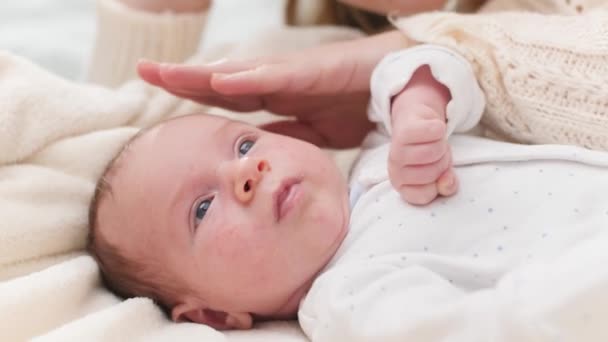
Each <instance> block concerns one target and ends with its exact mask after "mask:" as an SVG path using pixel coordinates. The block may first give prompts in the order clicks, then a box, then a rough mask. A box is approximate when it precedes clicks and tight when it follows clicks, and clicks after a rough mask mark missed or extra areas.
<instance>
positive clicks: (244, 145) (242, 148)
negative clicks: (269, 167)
mask: <svg viewBox="0 0 608 342" xmlns="http://www.w3.org/2000/svg"><path fill="white" fill-rule="evenodd" d="M253 144H255V142H254V141H253V140H243V141H241V142H240V143H239V157H242V156H244V155H246V154H247V152H249V150H250V149H251V148H252V147H253Z"/></svg>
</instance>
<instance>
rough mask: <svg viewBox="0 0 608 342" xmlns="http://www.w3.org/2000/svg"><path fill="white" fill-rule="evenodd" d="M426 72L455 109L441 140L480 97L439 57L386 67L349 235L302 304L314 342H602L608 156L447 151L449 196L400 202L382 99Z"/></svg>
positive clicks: (472, 114) (476, 148)
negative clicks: (453, 178)
mask: <svg viewBox="0 0 608 342" xmlns="http://www.w3.org/2000/svg"><path fill="white" fill-rule="evenodd" d="M424 64H427V65H429V66H430V67H431V71H432V72H433V75H434V76H435V78H436V79H437V80H438V81H439V82H441V83H443V84H444V85H446V86H447V87H448V88H449V89H450V91H451V94H452V98H453V100H452V101H451V102H450V104H449V105H448V108H447V116H448V120H449V121H448V125H449V132H450V134H451V133H452V132H462V131H466V130H468V129H470V128H472V127H473V126H475V125H476V124H477V122H478V121H479V118H480V116H481V113H482V111H483V105H484V101H483V95H482V93H481V91H480V89H479V87H478V85H477V83H476V81H475V79H474V76H473V72H472V70H471V67H470V66H469V65H468V64H467V62H466V61H465V60H464V58H462V57H460V56H458V55H456V54H455V53H453V52H451V51H449V50H446V49H443V48H441V47H437V46H428V45H427V46H422V47H418V48H415V49H408V50H404V51H401V52H398V53H395V54H392V55H389V56H387V57H386V58H385V59H384V60H383V61H382V62H381V63H380V64H379V66H378V67H377V69H376V71H375V72H374V76H373V77H372V103H371V105H370V117H371V119H372V120H374V121H376V122H378V123H379V130H378V132H375V133H373V134H372V135H371V136H370V137H368V139H367V141H366V146H367V147H368V148H367V149H366V150H365V151H364V152H363V154H362V156H361V158H360V160H359V161H358V162H357V164H356V166H355V169H354V172H353V176H352V179H351V184H352V188H353V191H352V193H351V197H352V201H351V202H352V203H353V206H352V213H351V218H350V227H349V232H348V234H347V237H346V239H345V240H344V241H343V243H342V245H341V247H340V249H339V250H338V252H337V253H336V255H335V257H334V258H333V259H332V261H331V262H330V264H329V265H328V266H327V267H326V269H325V270H324V271H323V272H322V274H321V275H320V276H319V277H318V278H317V280H316V281H315V282H314V284H313V286H312V288H311V290H310V291H309V293H308V295H307V296H306V297H305V298H304V300H303V301H302V303H301V305H300V311H299V320H300V324H301V325H302V328H303V329H304V331H305V333H306V334H307V335H308V336H309V337H310V338H311V340H312V341H315V342H316V341H330V342H341V341H345V342H346V341H348V342H355V341H382V342H385V341H417V342H418V341H467V342H468V341H608V324H606V323H605V320H606V317H608V154H607V153H602V152H593V151H589V150H584V149H582V148H576V147H568V146H555V145H543V146H525V145H515V144H508V143H502V142H496V141H491V140H487V139H482V138H477V137H472V136H458V135H455V136H452V137H451V138H450V143H451V146H452V151H453V157H454V158H453V160H454V165H455V170H456V174H457V176H458V178H459V181H460V190H459V192H458V194H456V195H455V196H453V197H450V198H439V199H437V200H435V201H434V202H433V203H432V204H431V205H428V206H424V207H416V206H411V205H408V204H406V203H404V202H403V201H402V200H401V198H400V197H399V194H398V193H397V192H396V191H395V190H394V189H393V188H392V186H391V184H390V182H389V180H388V173H387V157H388V151H389V142H390V139H389V136H390V98H391V96H393V95H395V94H397V93H398V92H399V91H400V90H401V89H403V87H404V86H405V84H407V82H408V81H409V78H410V77H411V75H412V73H413V72H414V71H415V70H416V69H417V68H419V67H420V66H421V65H424Z"/></svg>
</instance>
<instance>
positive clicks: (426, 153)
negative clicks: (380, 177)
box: [388, 66, 458, 205]
mask: <svg viewBox="0 0 608 342" xmlns="http://www.w3.org/2000/svg"><path fill="white" fill-rule="evenodd" d="M449 100H450V93H449V90H448V89H447V88H445V86H443V85H442V84H440V83H439V82H437V81H436V80H435V79H434V78H433V76H432V74H431V72H430V69H429V67H428V66H424V67H421V68H420V69H418V70H417V71H416V72H415V73H414V75H413V76H412V79H411V80H410V82H409V83H408V85H407V86H406V87H405V89H404V90H403V91H402V92H401V93H399V94H398V95H397V96H395V97H394V99H393V103H392V108H391V117H392V130H393V134H392V139H391V149H390V153H389V161H388V172H389V178H390V181H391V184H392V185H393V187H394V188H395V189H396V190H397V191H398V192H399V194H400V195H401V197H402V198H403V199H404V200H405V201H406V202H408V203H411V204H415V205H424V204H428V203H430V202H431V201H433V200H434V199H435V198H436V197H437V196H438V195H442V196H450V195H453V194H454V193H456V191H457V190H458V182H457V179H456V175H455V174H454V171H453V169H452V154H451V151H450V147H449V145H448V141H447V137H446V130H447V124H446V120H445V108H446V105H447V103H448V101H449Z"/></svg>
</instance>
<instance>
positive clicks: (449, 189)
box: [436, 167, 458, 197]
mask: <svg viewBox="0 0 608 342" xmlns="http://www.w3.org/2000/svg"><path fill="white" fill-rule="evenodd" d="M436 184H437V192H438V193H439V195H441V196H445V197H448V196H452V195H454V194H455V193H456V192H457V191H458V178H456V173H454V169H453V168H451V167H450V168H449V169H448V170H447V171H446V172H444V173H443V175H441V176H440V177H439V179H438V180H437V183H436Z"/></svg>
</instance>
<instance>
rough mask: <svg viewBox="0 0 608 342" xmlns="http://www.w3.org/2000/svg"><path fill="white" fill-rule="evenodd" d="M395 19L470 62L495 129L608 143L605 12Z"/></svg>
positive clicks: (513, 136) (538, 139)
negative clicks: (567, 14) (568, 14)
mask: <svg viewBox="0 0 608 342" xmlns="http://www.w3.org/2000/svg"><path fill="white" fill-rule="evenodd" d="M396 25H397V26H398V27H399V29H400V30H402V31H403V32H404V33H405V34H407V35H408V36H409V37H410V38H412V39H414V40H416V41H419V42H423V43H430V44H438V45H443V46H446V47H448V48H451V49H454V50H455V51H457V52H459V53H460V54H462V55H463V56H464V57H465V58H466V59H468V60H469V61H470V62H471V63H472V65H473V68H474V71H475V73H476V75H477V79H478V82H479V84H480V86H481V88H482V90H483V91H484V93H485V95H486V100H487V107H486V112H485V113H484V116H483V118H482V124H483V125H484V127H485V128H486V129H488V130H489V132H490V133H491V134H492V135H498V136H501V137H502V138H505V139H508V140H513V141H517V142H522V143H563V144H576V145H581V146H584V147H588V148H592V149H602V150H608V81H607V80H608V12H604V11H599V10H598V11H591V12H589V13H583V14H581V15H570V16H565V15H564V16H557V15H554V16H550V15H541V14H533V13H523V12H521V13H514V12H503V13H488V14H475V15H462V14H454V13H431V14H423V15H419V16H415V17H410V18H405V19H400V20H397V21H396ZM490 133H488V134H490Z"/></svg>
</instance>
